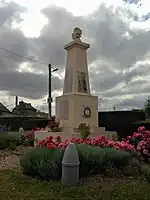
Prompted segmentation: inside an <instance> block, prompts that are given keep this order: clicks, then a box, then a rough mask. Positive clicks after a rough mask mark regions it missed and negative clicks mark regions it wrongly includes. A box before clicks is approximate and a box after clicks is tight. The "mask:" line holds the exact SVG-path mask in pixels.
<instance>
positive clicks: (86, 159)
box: [77, 144, 131, 177]
mask: <svg viewBox="0 0 150 200" xmlns="http://www.w3.org/2000/svg"><path fill="white" fill-rule="evenodd" d="M77 149H78V152H79V159H80V177H83V176H88V175H92V174H99V173H105V171H106V169H107V168H110V167H111V168H112V167H114V168H120V169H121V168H123V167H124V166H125V165H126V164H127V163H128V162H129V160H130V158H131V155H130V154H129V153H128V152H125V151H117V150H116V149H113V148H105V149H102V148H100V147H93V146H90V145H87V144H80V145H77Z"/></svg>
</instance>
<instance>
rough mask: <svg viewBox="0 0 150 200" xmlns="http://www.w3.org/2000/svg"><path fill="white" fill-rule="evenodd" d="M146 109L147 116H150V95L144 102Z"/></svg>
mask: <svg viewBox="0 0 150 200" xmlns="http://www.w3.org/2000/svg"><path fill="white" fill-rule="evenodd" d="M144 111H145V114H146V118H150V97H148V98H147V99H146V101H145V103H144Z"/></svg>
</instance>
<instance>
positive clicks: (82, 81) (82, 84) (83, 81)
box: [77, 71, 88, 93]
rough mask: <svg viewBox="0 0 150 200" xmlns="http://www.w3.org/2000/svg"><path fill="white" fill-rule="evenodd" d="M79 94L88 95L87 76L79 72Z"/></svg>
mask: <svg viewBox="0 0 150 200" xmlns="http://www.w3.org/2000/svg"><path fill="white" fill-rule="evenodd" d="M77 80H78V92H83V93H87V92H88V89H87V76H86V73H84V72H79V71H77Z"/></svg>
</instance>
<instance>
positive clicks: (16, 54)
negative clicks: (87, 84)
mask: <svg viewBox="0 0 150 200" xmlns="http://www.w3.org/2000/svg"><path fill="white" fill-rule="evenodd" d="M0 50H3V51H5V52H8V53H10V54H12V55H15V56H18V57H20V58H24V59H26V60H29V61H31V62H35V63H39V64H42V65H46V66H48V64H47V63H45V62H41V61H39V60H34V59H32V58H30V57H26V56H23V55H20V54H18V53H16V52H13V51H11V50H8V49H5V48H2V47H0ZM51 67H52V69H54V70H55V69H56V68H55V67H53V66H51ZM56 73H57V74H58V75H59V76H60V77H61V78H63V77H62V75H61V74H60V73H59V72H57V71H56Z"/></svg>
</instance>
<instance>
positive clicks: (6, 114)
mask: <svg viewBox="0 0 150 200" xmlns="http://www.w3.org/2000/svg"><path fill="white" fill-rule="evenodd" d="M12 117H17V115H15V114H14V113H12V112H10V110H8V109H7V108H6V107H5V106H4V105H3V104H2V103H0V118H12Z"/></svg>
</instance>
